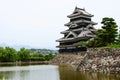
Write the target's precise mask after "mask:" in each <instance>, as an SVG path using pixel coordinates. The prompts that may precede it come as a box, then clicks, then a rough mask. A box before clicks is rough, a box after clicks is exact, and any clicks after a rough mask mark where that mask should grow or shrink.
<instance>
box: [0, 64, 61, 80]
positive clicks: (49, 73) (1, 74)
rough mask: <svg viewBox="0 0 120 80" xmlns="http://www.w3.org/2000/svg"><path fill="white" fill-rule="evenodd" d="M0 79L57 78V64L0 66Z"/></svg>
mask: <svg viewBox="0 0 120 80" xmlns="http://www.w3.org/2000/svg"><path fill="white" fill-rule="evenodd" d="M0 80H59V72H58V66H52V65H36V66H16V67H0Z"/></svg>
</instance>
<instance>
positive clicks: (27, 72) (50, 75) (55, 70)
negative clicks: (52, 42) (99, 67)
mask: <svg viewBox="0 0 120 80" xmlns="http://www.w3.org/2000/svg"><path fill="white" fill-rule="evenodd" d="M0 80H120V74H105V73H95V72H94V73H93V72H78V71H74V70H71V67H68V66H63V65H62V66H55V65H28V66H8V67H7V66H1V67H0Z"/></svg>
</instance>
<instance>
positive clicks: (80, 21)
mask: <svg viewBox="0 0 120 80" xmlns="http://www.w3.org/2000/svg"><path fill="white" fill-rule="evenodd" d="M67 17H68V18H70V22H68V23H66V24H65V26H67V27H68V29H67V30H65V31H62V32H61V34H64V37H63V38H60V39H58V40H56V41H57V42H59V43H60V44H59V46H57V47H58V48H59V53H67V52H80V51H84V50H86V48H85V47H84V48H83V47H82V46H80V45H77V43H79V42H81V41H88V40H90V39H91V38H93V37H94V36H95V33H96V29H95V28H94V27H93V25H96V24H97V23H95V22H93V21H91V17H93V15H92V14H90V13H88V12H86V10H85V9H81V8H78V7H76V8H75V10H74V12H73V13H72V14H70V15H68V16H67Z"/></svg>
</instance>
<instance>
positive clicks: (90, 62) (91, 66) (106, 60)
mask: <svg viewBox="0 0 120 80" xmlns="http://www.w3.org/2000/svg"><path fill="white" fill-rule="evenodd" d="M51 63H54V64H69V65H72V66H74V68H75V69H76V70H78V71H81V70H88V71H99V72H120V49H110V48H89V49H88V50H87V52H80V53H77V54H75V53H74V54H70V53H69V54H68V53H66V54H59V55H57V57H56V58H54V59H53V60H52V61H51Z"/></svg>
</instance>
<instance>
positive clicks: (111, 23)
mask: <svg viewBox="0 0 120 80" xmlns="http://www.w3.org/2000/svg"><path fill="white" fill-rule="evenodd" d="M101 24H103V26H102V29H103V34H102V35H103V40H104V42H105V45H106V46H107V45H109V44H111V43H114V42H115V41H116V37H117V34H118V33H117V27H118V26H117V24H116V22H115V20H114V19H113V18H108V17H105V18H103V19H102V22H101Z"/></svg>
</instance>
